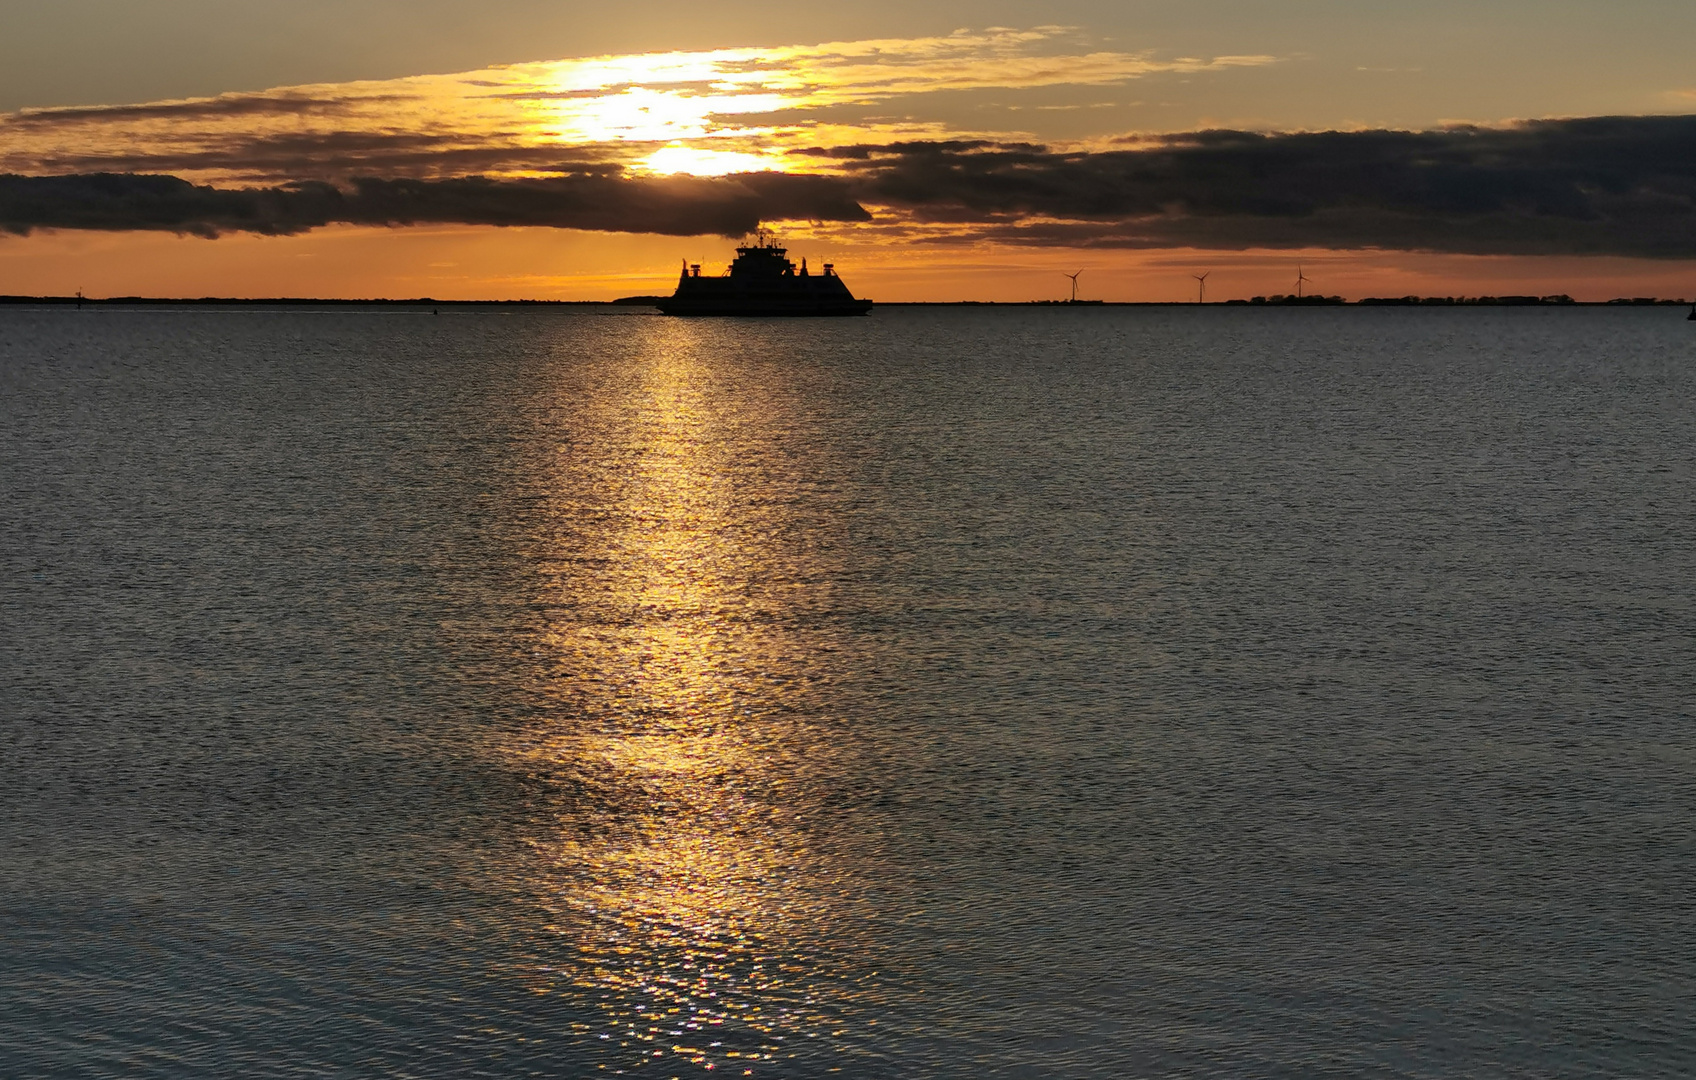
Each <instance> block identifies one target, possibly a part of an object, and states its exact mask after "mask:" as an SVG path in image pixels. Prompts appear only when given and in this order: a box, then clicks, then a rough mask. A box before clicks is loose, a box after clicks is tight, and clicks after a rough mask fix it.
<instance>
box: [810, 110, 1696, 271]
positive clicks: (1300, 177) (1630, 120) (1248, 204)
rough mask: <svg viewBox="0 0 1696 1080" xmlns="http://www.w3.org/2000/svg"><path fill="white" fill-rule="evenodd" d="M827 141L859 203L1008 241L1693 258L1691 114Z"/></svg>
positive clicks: (1695, 166)
mask: <svg viewBox="0 0 1696 1080" xmlns="http://www.w3.org/2000/svg"><path fill="white" fill-rule="evenodd" d="M821 153H823V154H826V155H828V156H829V157H832V158H835V159H836V160H837V162H838V164H839V165H840V166H841V167H842V168H843V169H844V170H846V171H847V172H848V173H849V174H850V175H853V176H856V177H857V178H858V179H859V183H858V184H857V185H856V189H855V190H856V194H857V195H859V196H860V197H861V198H862V199H863V200H864V201H867V202H869V203H872V204H874V205H883V206H890V207H898V208H901V209H902V210H903V211H905V212H906V213H907V214H908V215H911V216H912V217H913V218H916V219H918V220H920V221H928V222H936V223H955V224H962V225H966V224H975V225H978V226H980V227H982V228H981V231H980V235H983V236H986V237H995V238H998V239H1003V240H1013V241H1016V242H1025V243H1034V244H1064V245H1068V246H1074V245H1104V246H1142V247H1170V246H1175V245H1193V246H1197V247H1206V248H1245V247H1305V246H1314V247H1337V248H1363V247H1377V248H1388V249H1396V250H1410V249H1422V250H1436V251H1448V252H1469V253H1479V254H1494V253H1504V254H1613V255H1634V256H1647V257H1655V258H1691V257H1696V117H1692V116H1664V117H1599V118H1590V119H1580V120H1561V121H1539V122H1534V123H1527V124H1521V125H1517V126H1514V127H1509V128H1479V127H1456V128H1448V129H1444V130H1440V131H1430V132H1402V131H1360V132H1320V133H1311V134H1309V133H1299V134H1277V135H1266V134H1254V133H1249V132H1240V131H1210V132H1200V133H1196V134H1190V135H1180V136H1172V137H1168V138H1165V139H1162V140H1159V141H1157V142H1155V143H1153V144H1152V145H1141V146H1138V147H1137V148H1136V149H1126V150H1122V151H1111V152H1106V153H1056V152H1052V151H1049V150H1047V149H1045V148H1043V147H1038V146H1028V145H1004V144H995V143H983V142H967V143H909V144H898V145H892V146H881V147H850V148H846V149H842V150H830V151H821Z"/></svg>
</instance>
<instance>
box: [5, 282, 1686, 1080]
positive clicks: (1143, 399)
mask: <svg viewBox="0 0 1696 1080" xmlns="http://www.w3.org/2000/svg"><path fill="white" fill-rule="evenodd" d="M1682 314H1683V313H1682V311H1679V310H1668V309H1652V310H1598V309H1583V310H1545V309H1528V310H1487V309H1467V310H1449V311H1430V310H1423V311H1422V310H1390V309H1347V310H1299V311H1288V310H1249V309H1223V308H1213V309H1207V310H1196V309H1183V308H1166V309H1162V308H1150V309H1125V308H1119V309H1112V308H1107V309H1095V310H1064V309H1060V310H1031V309H985V310H977V311H972V310H962V309H896V308H890V309H885V310H881V311H879V312H877V313H875V314H874V315H873V316H872V317H871V318H869V319H852V320H840V321H822V322H813V321H799V322H777V321H772V322H766V321H708V322H695V321H681V320H668V319H664V318H660V317H654V316H649V315H645V314H638V313H631V312H623V311H611V310H607V309H587V308H586V309H581V310H566V311H549V312H530V313H506V314H497V313H490V312H460V311H444V313H443V314H442V315H440V316H431V315H429V314H428V313H413V312H401V311H387V310H337V311H304V310H303V311H292V310H291V311H274V310H273V311H263V310H261V311H233V310H230V311H226V310H142V309H134V310H122V309H91V310H85V311H81V312H77V311H73V310H65V309H52V310H49V309H27V308H8V309H0V507H3V509H0V612H3V617H0V845H3V846H0V1074H3V1075H4V1076H6V1077H9V1078H10V1077H35V1076H86V1077H104V1076H114V1077H116V1076H122V1077H145V1076H158V1077H196V1076H205V1077H214V1076H216V1077H233V1076H241V1077H273V1076H275V1077H285V1076H286V1077H296V1076H345V1077H466V1076H488V1077H526V1076H549V1077H573V1078H575V1077H592V1076H603V1075H625V1076H633V1077H653V1078H670V1077H680V1078H683V1077H696V1078H702V1077H710V1076H754V1077H764V1078H781V1077H795V1078H811V1077H822V1076H826V1075H827V1074H831V1073H833V1072H835V1073H840V1074H841V1075H843V1076H845V1077H861V1078H905V1077H945V1078H946V1077H960V1078H966V1077H971V1078H982V1077H1031V1078H1109V1077H1111V1078H1120V1077H1145V1076H1146V1077H1161V1076H1180V1075H1181V1076H1198V1077H1310V1076H1316V1075H1330V1076H1374V1077H1452V1076H1471V1077H1538V1078H1544V1077H1581V1076H1583V1077H1588V1076H1633V1077H1651V1076H1675V1075H1690V1074H1691V1073H1692V1072H1693V1071H1696V931H1693V929H1692V928H1693V927H1696V606H1693V602H1692V601H1693V597H1696V327H1692V326H1691V325H1690V324H1688V323H1686V322H1684V321H1683V319H1682ZM708 1070H710V1072H709V1071H708Z"/></svg>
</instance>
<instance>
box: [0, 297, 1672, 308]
mask: <svg viewBox="0 0 1696 1080" xmlns="http://www.w3.org/2000/svg"><path fill="white" fill-rule="evenodd" d="M658 299H662V298H661V297H653V296H626V297H620V298H619V299H617V300H442V299H436V298H434V297H415V298H411V299H400V300H391V299H379V298H371V299H362V300H328V299H313V298H310V297H293V296H273V297H259V298H249V299H241V298H236V297H221V296H200V297H160V296H108V297H76V296H0V306H30V305H33V306H43V307H60V306H65V305H70V306H73V307H74V306H77V305H78V304H82V305H85V306H88V307H155V306H165V305H169V306H173V307H349V308H351V307H395V308H444V307H452V308H484V307H492V308H558V307H649V306H652V305H653V303H654V301H655V300H658ZM1691 303H1692V301H1690V300H1673V299H1664V298H1661V297H1641V296H1640V297H1620V298H1618V299H1614V300H1573V299H1572V298H1571V297H1567V296H1545V297H1537V296H1470V297H1458V296H1400V297H1365V298H1363V299H1360V300H1344V299H1342V298H1341V297H1335V296H1320V297H1305V296H1304V297H1299V298H1298V297H1293V296H1273V297H1255V298H1254V299H1252V300H1210V301H1208V302H1207V303H1205V304H1198V303H1196V302H1195V301H1193V300H1079V301H1066V300H881V301H878V302H877V306H878V307H880V308H885V307H1021V308H1022V307H1040V308H1073V307H1077V308H1102V307H1159V308H1168V307H1171V308H1178V307H1217V308H1227V307H1229V308H1237V307H1687V306H1689V305H1690V304H1691Z"/></svg>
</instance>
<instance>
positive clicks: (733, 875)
mask: <svg viewBox="0 0 1696 1080" xmlns="http://www.w3.org/2000/svg"><path fill="white" fill-rule="evenodd" d="M703 333H710V331H702V330H700V329H698V328H695V327H686V326H677V325H673V324H665V325H663V326H661V327H659V328H657V329H655V330H653V331H652V332H650V333H649V334H647V335H646V336H647V337H648V339H649V344H650V347H649V348H647V349H645V350H644V351H643V353H642V355H641V357H640V361H639V362H638V363H637V364H635V365H634V366H633V367H632V368H631V369H630V370H629V371H628V372H626V373H625V375H624V376H622V377H621V378H622V379H623V380H624V381H623V382H621V383H620V384H619V385H618V386H616V387H613V388H608V389H607V391H606V393H605V394H604V395H603V396H602V398H601V399H600V400H599V401H598V402H597V403H596V404H595V406H593V408H594V410H595V413H596V416H595V418H594V419H593V420H592V422H591V423H590V424H589V426H590V427H591V428H593V429H594V430H593V432H592V433H593V434H594V436H595V438H596V446H595V448H594V449H593V451H591V452H590V453H588V454H585V455H582V456H581V458H580V459H578V460H576V461H575V463H573V464H568V465H566V466H564V468H565V469H566V470H567V472H568V473H569V475H568V476H566V477H565V478H564V479H563V480H562V487H563V490H565V491H567V492H572V493H573V494H572V495H571V497H570V498H568V499H565V500H563V501H562V504H561V506H560V513H561V514H563V515H565V519H566V521H567V525H566V526H564V532H563V533H562V536H563V537H569V538H570V539H562V540H560V541H559V547H558V549H556V550H555V551H553V552H552V553H551V556H550V557H551V558H552V559H553V560H555V561H556V563H557V565H556V567H555V569H556V570H557V572H558V575H559V577H558V580H559V581H560V582H561V583H562V586H563V587H564V588H565V590H566V592H567V594H568V595H567V597H566V600H567V603H566V605H565V606H563V607H562V608H561V609H560V610H561V611H562V612H564V614H562V615H561V616H560V617H559V618H558V619H557V620H556V621H555V622H554V623H552V624H551V625H550V627H549V629H548V631H547V635H546V638H545V642H544V648H543V652H544V656H543V661H544V663H543V665H542V667H543V668H544V669H545V670H547V671H548V672H549V675H548V678H549V683H548V685H549V688H550V692H551V693H552V694H553V695H554V696H555V698H556V700H557V701H558V704H559V705H560V708H559V709H558V710H557V711H558V714H559V715H561V716H563V717H568V719H565V720H562V721H561V722H560V723H559V724H558V725H557V727H556V728H553V729H549V730H548V731H545V732H541V733H533V737H532V738H531V739H530V741H529V742H528V744H527V745H526V747H525V748H524V750H523V751H522V753H523V754H524V755H525V756H526V757H528V758H529V759H531V763H532V764H535V763H537V762H540V763H541V764H542V765H544V766H550V767H551V766H554V765H559V764H562V763H563V764H565V765H567V766H568V767H569V768H570V769H572V770H574V771H575V773H576V775H579V776H582V777H586V778H588V780H587V781H586V789H587V791H588V792H589V797H588V799H587V801H586V802H585V803H584V805H582V806H579V807H575V808H571V809H568V810H567V811H566V812H564V813H563V814H562V820H561V827H560V830H559V832H558V834H557V835H555V836H553V837H551V838H542V839H540V840H539V847H540V848H541V849H542V851H543V854H544V856H545V858H546V859H547V861H548V864H549V866H550V870H549V875H550V877H549V880H550V881H551V883H552V886H551V891H550V899H549V901H548V906H549V907H550V908H551V914H552V917H553V919H554V922H555V925H554V926H553V927H551V929H552V930H554V932H555V933H556V934H557V935H558V938H559V940H560V941H561V944H562V945H563V946H564V947H565V949H566V951H567V953H568V955H569V957H570V960H569V963H565V964H560V965H557V966H556V967H555V968H554V970H553V971H551V972H548V973H547V975H548V979H552V980H557V981H554V982H552V983H551V984H550V983H549V982H548V980H544V981H543V983H542V984H541V985H539V986H538V989H539V990H545V991H548V992H567V993H571V994H573V995H575V996H576V997H578V998H579V999H580V1000H584V1001H586V1002H592V1003H593V1005H594V1006H595V1007H596V1008H597V1009H598V1011H599V1014H600V1020H599V1023H598V1026H596V1027H595V1028H594V1029H593V1030H584V1031H582V1032H580V1033H579V1034H580V1036H581V1037H584V1038H586V1039H589V1040H593V1043H595V1044H599V1046H600V1047H601V1052H600V1053H597V1054H596V1056H597V1059H598V1060H599V1066H598V1067H599V1068H602V1069H605V1070H606V1071H607V1072H611V1073H620V1072H624V1071H627V1070H631V1069H636V1068H641V1067H642V1066H643V1065H657V1064H660V1063H662V1062H663V1063H664V1064H665V1067H666V1068H670V1069H672V1071H673V1072H675V1071H676V1067H677V1066H679V1065H683V1064H685V1063H687V1064H689V1065H690V1066H692V1067H698V1068H702V1069H706V1070H712V1069H731V1070H732V1073H733V1074H734V1075H742V1074H747V1075H777V1074H781V1064H782V1062H784V1061H785V1060H788V1059H790V1058H792V1057H794V1056H795V1053H796V1045H797V1043H798V1042H802V1041H809V1042H810V1040H814V1039H824V1040H827V1041H829V1040H831V1039H833V1038H835V1037H837V1036H840V1035H842V1034H844V1031H843V1024H844V1023H845V1011H844V1007H843V1003H842V1002H841V1000H840V997H841V995H840V994H835V993H833V991H832V989H831V988H832V986H841V985H845V984H847V983H853V982H855V981H863V980H865V979H867V978H869V977H872V976H873V975H874V974H875V973H874V972H870V971H866V970H862V969H859V968H857V967H856V964H855V963H851V962H848V961H846V960H844V959H843V958H842V953H841V950H836V949H833V948H832V947H831V946H830V945H829V943H828V941H827V939H828V938H829V936H830V934H829V930H828V928H829V927H830V926H831V924H832V922H833V917H832V906H833V905H834V904H835V902H836V899H835V897H836V895H837V893H836V892H835V891H836V890H840V888H841V884H840V883H839V882H838V881H836V880H834V878H835V877H836V876H837V874H836V872H834V871H831V870H829V869H827V868H826V867H825V865H824V863H823V861H822V860H821V859H819V858H818V857H817V856H816V855H815V853H814V852H813V851H812V850H811V847H810V843H809V841H808V838H807V837H808V833H807V831H806V829H805V828H804V826H803V824H802V821H801V816H802V815H801V807H803V806H804V804H805V802H806V798H807V796H806V792H805V787H806V784H807V772H808V765H807V762H806V761H805V760H804V759H803V757H802V755H801V754H800V752H799V746H800V740H799V739H798V728H797V726H796V725H797V719H796V718H797V717H798V716H799V715H800V714H801V713H802V711H803V710H802V709H801V707H800V706H801V698H802V697H803V696H804V695H805V693H806V687H807V684H808V677H807V664H808V662H809V661H808V657H809V655H811V654H812V653H813V652H814V651H816V647H817V646H818V645H819V642H818V641H817V639H816V637H812V636H810V635H813V634H814V633H815V631H811V630H809V631H807V634H808V635H809V637H808V639H807V640H802V637H801V633H800V632H799V631H797V630H796V629H795V628H794V627H795V623H794V620H793V619H791V618H789V617H788V615H789V613H788V612H786V610H785V598H786V596H789V595H790V594H791V593H792V592H793V589H794V588H795V587H796V586H795V585H794V584H793V583H794V582H796V581H799V580H803V579H806V580H817V579H818V578H819V577H820V575H817V574H810V573H808V572H807V568H806V567H804V566H798V565H797V563H796V561H795V552H793V551H789V550H784V549H783V548H782V547H781V544H780V543H779V542H778V541H776V540H774V537H775V536H776V535H778V534H779V533H780V532H781V529H780V528H778V527H777V526H778V525H779V524H780V522H779V521H778V520H777V519H776V518H775V517H774V515H781V513H782V510H781V506H777V507H775V508H774V506H773V505H772V500H766V499H763V498H762V497H761V496H760V493H759V492H757V491H751V490H749V487H748V484H749V481H750V478H752V477H754V476H755V474H756V472H757V470H750V469H749V468H748V467H747V463H748V461H749V460H750V459H751V458H757V457H758V456H759V455H760V454H761V453H762V451H763V450H764V449H766V448H764V447H762V446H761V445H760V444H759V431H760V430H761V426H760V418H759V417H758V416H751V415H749V414H748V410H749V409H750V408H757V407H758V403H757V402H755V403H753V404H750V402H749V401H748V397H747V394H746V393H743V394H741V395H739V396H736V398H735V401H736V402H738V403H737V404H728V403H727V400H726V399H725V398H724V397H723V396H722V395H721V396H719V397H718V398H715V397H714V395H713V394H712V393H711V392H710V387H711V385H712V382H713V373H712V372H710V371H709V370H708V369H707V367H706V366H705V364H704V361H703V360H702V359H701V356H700V350H699V349H698V348H697V347H696V346H697V345H699V343H700V342H699V340H698V339H699V337H700V335H701V334H703ZM585 491H588V492H590V493H593V492H599V493H600V496H599V498H600V502H599V503H598V504H597V505H591V504H593V503H595V498H594V497H593V496H592V494H591V497H588V498H585V496H584V493H585ZM585 521H587V522H588V523H589V524H586V525H585V524H583V522H585ZM573 523H575V524H573ZM813 752H814V748H812V747H809V750H808V756H809V757H811V756H812V755H813ZM821 752H822V751H821ZM816 1049H817V1047H816V1046H809V1052H814V1051H816ZM591 1053H596V1051H595V1050H594V1048H593V1044H592V1046H591ZM774 1068H776V1069H778V1072H777V1073H773V1072H772V1070H773V1069H774ZM644 1071H649V1070H646V1069H645V1070H644ZM667 1075H670V1073H668V1074H667Z"/></svg>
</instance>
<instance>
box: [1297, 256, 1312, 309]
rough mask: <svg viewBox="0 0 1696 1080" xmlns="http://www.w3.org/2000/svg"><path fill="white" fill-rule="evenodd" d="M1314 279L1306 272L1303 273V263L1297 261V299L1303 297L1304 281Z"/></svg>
mask: <svg viewBox="0 0 1696 1080" xmlns="http://www.w3.org/2000/svg"><path fill="white" fill-rule="evenodd" d="M1312 280H1313V279H1312V278H1310V277H1308V276H1307V275H1306V274H1304V273H1302V269H1301V263H1296V299H1297V300H1300V299H1301V287H1302V285H1303V284H1304V283H1306V282H1309V281H1312Z"/></svg>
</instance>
